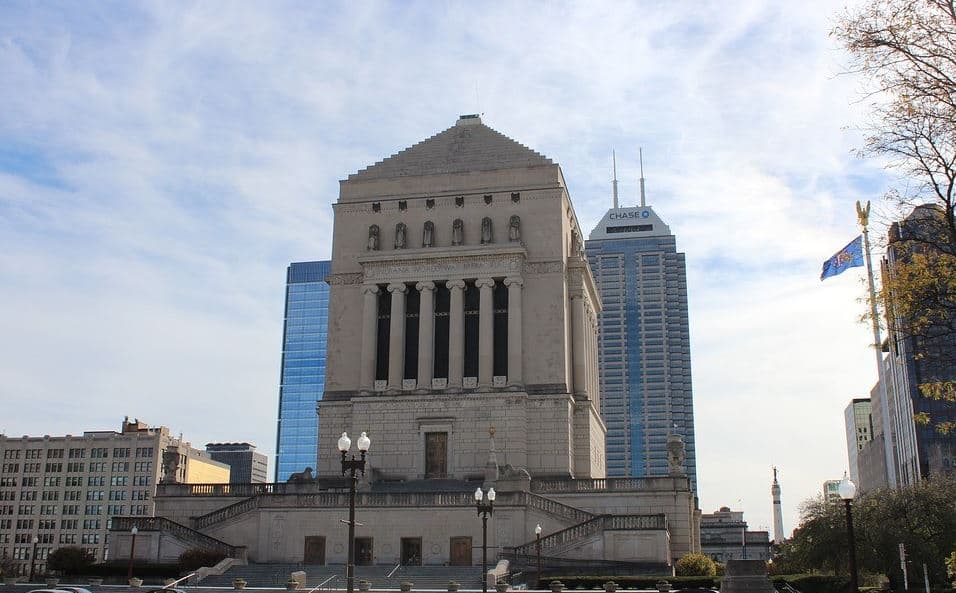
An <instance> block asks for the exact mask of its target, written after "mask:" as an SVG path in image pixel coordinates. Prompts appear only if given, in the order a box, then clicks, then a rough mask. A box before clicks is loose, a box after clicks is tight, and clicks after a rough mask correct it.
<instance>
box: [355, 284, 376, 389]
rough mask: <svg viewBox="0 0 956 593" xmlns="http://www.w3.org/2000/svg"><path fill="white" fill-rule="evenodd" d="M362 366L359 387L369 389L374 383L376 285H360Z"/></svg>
mask: <svg viewBox="0 0 956 593" xmlns="http://www.w3.org/2000/svg"><path fill="white" fill-rule="evenodd" d="M362 294H363V295H365V296H364V302H363V304H362V366H361V377H360V379H359V389H361V390H362V391H371V390H372V388H373V387H374V385H375V340H376V334H377V333H378V286H375V285H374V284H372V285H365V286H363V287H362Z"/></svg>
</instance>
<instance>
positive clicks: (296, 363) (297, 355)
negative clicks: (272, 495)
mask: <svg viewBox="0 0 956 593" xmlns="http://www.w3.org/2000/svg"><path fill="white" fill-rule="evenodd" d="M331 264H332V262H330V261H314V262H301V263H293V264H290V265H289V269H288V272H287V275H286V292H285V323H284V326H283V332H282V371H281V376H280V379H279V422H278V430H277V434H276V478H275V479H276V481H277V482H285V481H286V480H288V479H289V476H290V475H291V474H292V473H293V472H300V471H302V470H304V469H305V468H306V467H311V468H312V469H315V468H316V467H318V463H317V459H316V454H317V450H318V444H319V423H318V417H317V416H316V404H317V402H318V401H319V400H320V399H322V391H323V389H324V388H325V350H326V337H327V333H328V324H329V285H328V284H326V283H325V277H326V276H327V275H328V274H330V273H331Z"/></svg>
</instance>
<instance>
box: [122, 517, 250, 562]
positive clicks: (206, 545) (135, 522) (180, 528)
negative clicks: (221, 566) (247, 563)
mask: <svg viewBox="0 0 956 593" xmlns="http://www.w3.org/2000/svg"><path fill="white" fill-rule="evenodd" d="M134 526H135V527H136V529H137V530H139V531H159V532H165V533H169V534H172V535H174V536H176V537H178V538H179V539H181V540H183V541H186V542H189V543H190V544H193V545H195V547H197V548H202V549H204V550H216V551H217V552H222V553H223V554H225V555H226V556H228V557H230V558H241V557H243V555H244V552H245V550H244V549H243V548H242V547H240V546H233V545H230V544H227V543H226V542H224V541H221V540H218V539H216V538H214V537H210V536H208V535H206V534H205V533H200V532H198V531H196V530H195V529H190V528H189V527H186V526H185V525H180V524H179V523H176V522H175V521H170V520H169V519H167V518H166V517H113V518H112V521H111V522H110V531H123V532H129V531H130V530H131V529H132V528H133V527H134Z"/></svg>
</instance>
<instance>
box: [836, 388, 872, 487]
mask: <svg viewBox="0 0 956 593" xmlns="http://www.w3.org/2000/svg"><path fill="white" fill-rule="evenodd" d="M843 419H844V422H845V424H846V450H847V458H848V459H849V462H850V463H849V466H850V479H851V480H853V483H854V484H857V485H859V484H860V471H859V456H860V455H859V453H860V451H862V450H863V447H865V446H866V444H867V443H869V442H870V441H872V440H873V417H872V402H871V401H870V399H869V398H856V399H854V400H852V401H851V402H850V404H849V405H848V406H847V407H846V409H845V410H844V411H843Z"/></svg>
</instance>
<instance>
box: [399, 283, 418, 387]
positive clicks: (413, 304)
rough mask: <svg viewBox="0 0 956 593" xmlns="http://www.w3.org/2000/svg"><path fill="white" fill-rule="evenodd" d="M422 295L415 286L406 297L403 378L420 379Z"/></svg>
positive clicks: (409, 289)
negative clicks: (419, 334) (419, 343)
mask: <svg viewBox="0 0 956 593" xmlns="http://www.w3.org/2000/svg"><path fill="white" fill-rule="evenodd" d="M420 309H421V294H420V293H419V292H418V290H416V289H415V287H414V286H409V287H408V292H407V293H406V295H405V369H404V374H403V375H402V378H404V379H417V378H418V317H419V313H420Z"/></svg>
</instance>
